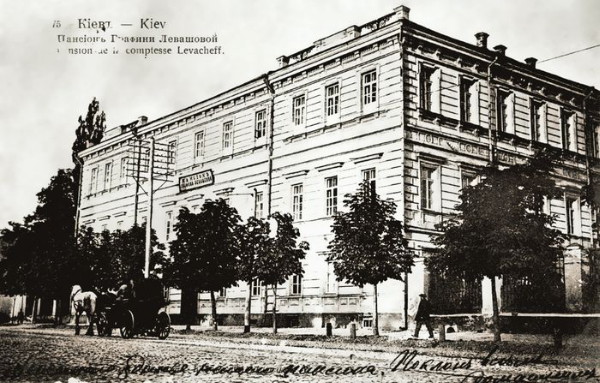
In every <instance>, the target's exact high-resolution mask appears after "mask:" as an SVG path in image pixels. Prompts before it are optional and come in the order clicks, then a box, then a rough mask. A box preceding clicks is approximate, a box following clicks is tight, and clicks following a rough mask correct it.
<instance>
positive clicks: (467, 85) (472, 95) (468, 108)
mask: <svg viewBox="0 0 600 383" xmlns="http://www.w3.org/2000/svg"><path fill="white" fill-rule="evenodd" d="M477 92H478V89H477V81H475V80H472V79H468V78H464V77H462V78H461V80H460V119H461V121H463V122H470V123H476V122H477V114H478V113H479V105H478V103H479V101H478V94H477ZM430 103H431V101H430Z"/></svg>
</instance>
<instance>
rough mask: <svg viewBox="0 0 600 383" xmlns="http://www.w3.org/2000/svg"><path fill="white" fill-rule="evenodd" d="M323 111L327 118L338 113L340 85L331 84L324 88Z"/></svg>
mask: <svg viewBox="0 0 600 383" xmlns="http://www.w3.org/2000/svg"><path fill="white" fill-rule="evenodd" d="M325 109H326V115H327V116H335V115H337V114H338V113H339V112H340V85H339V84H333V85H329V86H328V87H326V88H325Z"/></svg>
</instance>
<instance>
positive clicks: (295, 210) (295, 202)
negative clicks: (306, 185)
mask: <svg viewBox="0 0 600 383" xmlns="http://www.w3.org/2000/svg"><path fill="white" fill-rule="evenodd" d="M302 194H303V186H302V184H298V185H293V186H292V216H293V217H294V220H296V221H298V220H301V219H302V205H303V195H302Z"/></svg>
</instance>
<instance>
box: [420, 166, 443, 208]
mask: <svg viewBox="0 0 600 383" xmlns="http://www.w3.org/2000/svg"><path fill="white" fill-rule="evenodd" d="M439 172H440V167H439V166H436V165H430V164H422V165H421V182H420V184H421V190H420V193H421V209H428V210H439V208H440V202H441V201H440V175H439Z"/></svg>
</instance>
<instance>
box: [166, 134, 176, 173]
mask: <svg viewBox="0 0 600 383" xmlns="http://www.w3.org/2000/svg"><path fill="white" fill-rule="evenodd" d="M168 150H169V151H168V153H167V156H168V157H169V164H171V165H175V158H176V156H177V141H175V140H173V141H169V148H168ZM171 168H172V167H171Z"/></svg>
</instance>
